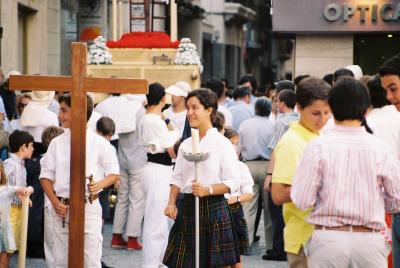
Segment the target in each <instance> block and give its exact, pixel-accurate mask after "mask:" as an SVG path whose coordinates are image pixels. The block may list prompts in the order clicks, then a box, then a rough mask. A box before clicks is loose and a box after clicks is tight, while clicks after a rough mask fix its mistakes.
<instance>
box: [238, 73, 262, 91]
mask: <svg viewBox="0 0 400 268" xmlns="http://www.w3.org/2000/svg"><path fill="white" fill-rule="evenodd" d="M238 85H239V86H244V87H248V88H250V90H251V92H254V91H256V90H257V88H258V83H257V80H256V78H255V77H254V75H252V74H245V75H243V76H242V77H241V78H240V80H239V82H238Z"/></svg>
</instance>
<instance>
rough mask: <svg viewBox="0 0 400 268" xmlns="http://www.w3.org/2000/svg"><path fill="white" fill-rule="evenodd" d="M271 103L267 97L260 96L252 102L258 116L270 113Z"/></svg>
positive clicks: (266, 115) (265, 115)
mask: <svg viewBox="0 0 400 268" xmlns="http://www.w3.org/2000/svg"><path fill="white" fill-rule="evenodd" d="M271 109H272V105H271V102H270V101H269V100H268V99H267V97H260V98H258V99H257V100H256V103H255V104H254V111H255V114H256V115H258V116H263V117H268V116H269V115H270V114H271Z"/></svg>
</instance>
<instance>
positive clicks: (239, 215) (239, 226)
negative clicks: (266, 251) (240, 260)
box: [229, 203, 250, 255]
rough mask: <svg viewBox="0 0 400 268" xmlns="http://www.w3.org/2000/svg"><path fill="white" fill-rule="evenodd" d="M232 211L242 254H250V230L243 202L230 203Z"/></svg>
mask: <svg viewBox="0 0 400 268" xmlns="http://www.w3.org/2000/svg"><path fill="white" fill-rule="evenodd" d="M229 207H230V209H231V213H232V220H233V226H234V229H235V232H236V238H237V243H238V246H239V249H240V254H242V255H243V254H250V244H249V231H248V229H247V223H246V220H245V219H244V213H243V208H242V204H240V203H234V204H231V205H229Z"/></svg>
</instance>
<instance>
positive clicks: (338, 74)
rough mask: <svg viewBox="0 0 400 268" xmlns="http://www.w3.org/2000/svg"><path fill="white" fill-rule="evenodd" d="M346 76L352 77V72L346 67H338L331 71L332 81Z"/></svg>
mask: <svg viewBox="0 0 400 268" xmlns="http://www.w3.org/2000/svg"><path fill="white" fill-rule="evenodd" d="M346 76H350V77H353V78H354V73H353V72H352V71H351V70H349V69H346V68H340V69H337V70H336V71H335V72H334V73H333V83H337V82H338V81H339V80H340V79H342V78H343V77H346Z"/></svg>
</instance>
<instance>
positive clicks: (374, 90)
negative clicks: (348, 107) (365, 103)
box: [367, 75, 390, 108]
mask: <svg viewBox="0 0 400 268" xmlns="http://www.w3.org/2000/svg"><path fill="white" fill-rule="evenodd" d="M367 87H368V89H369V95H370V96H371V104H372V107H374V108H381V107H383V106H386V105H390V101H388V100H387V99H386V93H385V89H384V88H383V87H382V85H381V79H380V77H379V76H377V75H375V76H373V77H372V78H371V79H370V80H369V81H368V83H367Z"/></svg>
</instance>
